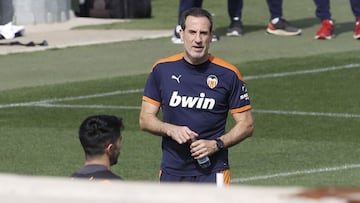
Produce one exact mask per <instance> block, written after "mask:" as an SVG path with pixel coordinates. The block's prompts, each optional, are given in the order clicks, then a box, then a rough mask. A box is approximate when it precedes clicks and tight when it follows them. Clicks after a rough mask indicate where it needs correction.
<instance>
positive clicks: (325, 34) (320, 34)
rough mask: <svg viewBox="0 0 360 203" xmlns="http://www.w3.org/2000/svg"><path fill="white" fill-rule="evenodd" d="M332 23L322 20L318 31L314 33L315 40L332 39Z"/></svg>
mask: <svg viewBox="0 0 360 203" xmlns="http://www.w3.org/2000/svg"><path fill="white" fill-rule="evenodd" d="M333 33H334V23H333V21H332V20H323V21H322V25H321V27H320V29H319V30H318V31H317V32H316V35H315V39H332V38H333Z"/></svg>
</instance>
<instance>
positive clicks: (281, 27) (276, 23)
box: [266, 18, 301, 36]
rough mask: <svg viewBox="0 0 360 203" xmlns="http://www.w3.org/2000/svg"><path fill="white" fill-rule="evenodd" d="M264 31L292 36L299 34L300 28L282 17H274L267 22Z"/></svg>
mask: <svg viewBox="0 0 360 203" xmlns="http://www.w3.org/2000/svg"><path fill="white" fill-rule="evenodd" d="M266 32H267V33H270V34H273V35H280V36H294V35H300V34H301V29H299V28H297V27H294V26H292V25H290V23H289V22H287V21H286V20H285V19H284V18H275V19H273V20H271V21H270V22H269V24H268V27H267V29H266Z"/></svg>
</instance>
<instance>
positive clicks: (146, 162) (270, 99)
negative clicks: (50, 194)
mask: <svg viewBox="0 0 360 203" xmlns="http://www.w3.org/2000/svg"><path fill="white" fill-rule="evenodd" d="M355 54H356V53H355ZM357 54H359V52H358V53H357ZM347 56H348V54H346V53H344V54H336V55H335V54H334V55H327V56H316V58H320V59H325V58H326V59H327V60H326V63H324V62H322V63H319V62H318V61H322V60H314V58H315V57H305V58H291V59H281V60H267V61H260V62H259V61H255V62H248V63H247V66H249V67H254V68H245V69H244V71H243V74H245V73H246V74H245V76H251V75H253V76H254V75H263V74H271V73H279V72H291V71H301V70H308V69H314V70H316V69H319V68H323V67H329V66H331V65H333V64H336V65H338V66H341V65H344V64H348V62H349V60H348V58H347ZM304 61H306V63H305V62H304ZM260 64H267V67H265V65H264V66H263V65H260ZM281 64H282V65H281ZM284 64H287V65H284ZM358 75H359V67H357V68H352V69H348V70H346V69H345V70H337V71H329V72H322V73H314V74H303V75H295V76H287V77H276V78H268V79H251V80H249V81H247V83H248V87H249V91H250V94H251V99H252V104H253V106H254V110H259V109H265V110H279V111H301V112H325V113H347V114H356V115H360V109H359V108H358V106H359V104H360V103H359V101H360V95H359V94H356V92H357V90H358V85H356V84H357V79H358V77H357V76H358ZM146 77H147V74H141V75H135V76H123V77H114V78H109V79H101V80H90V81H81V82H73V83H64V84H59V85H46V86H37V87H28V88H20V89H12V90H7V91H2V92H1V94H0V105H5V104H9V103H22V102H30V101H40V100H46V99H53V98H58V99H61V98H67V97H77V96H84V95H94V94H101V93H106V92H114V91H119V90H131V89H141V88H143V86H144V83H145V80H146ZM345 78H346V79H345ZM141 96H142V94H141V91H140V92H135V93H131V94H117V95H113V96H104V97H95V98H88V99H74V100H68V101H60V102H53V103H52V104H66V105H82V106H83V108H79V107H74V108H64V107H63V108H55V107H53V108H47V107H35V106H28V107H12V108H1V109H0V112H1V115H2V116H1V119H0V126H1V127H0V133H1V136H0V143H1V150H0V153H1V154H2V156H1V158H0V161H1V163H2V164H1V165H0V171H1V172H6V173H19V174H29V175H50V176H68V175H69V174H70V173H72V172H73V171H74V170H76V169H77V168H79V167H80V166H81V165H82V163H83V152H82V149H81V147H80V144H79V141H78V139H77V128H78V126H79V124H80V122H81V121H82V119H84V118H85V117H86V116H88V115H91V114H100V113H107V114H116V115H120V116H122V117H123V118H124V121H125V126H126V128H125V131H124V139H123V141H124V145H123V146H124V148H123V150H122V154H121V158H120V161H119V164H118V165H116V166H115V167H114V171H115V172H116V173H119V174H121V175H122V176H124V177H125V178H126V179H128V180H143V181H157V176H158V168H159V161H160V157H161V151H160V138H159V137H157V136H153V135H150V134H148V133H146V132H142V131H140V130H139V127H138V114H139V109H136V108H135V109H121V108H119V109H117V108H106V107H104V108H98V109H94V108H90V107H88V105H104V106H133V107H134V106H135V107H139V106H140V103H141ZM254 117H255V121H256V131H255V135H254V137H252V138H250V139H249V140H247V141H245V142H243V143H241V144H240V145H239V146H236V147H234V148H232V149H230V152H231V153H230V159H231V166H232V177H233V179H239V178H247V177H253V176H260V175H271V174H278V173H286V172H293V171H306V170H312V169H321V168H326V167H340V166H343V165H347V164H358V162H357V160H358V158H357V155H358V154H359V153H360V150H359V148H358V147H357V140H358V132H359V131H360V127H359V125H358V124H359V121H360V119H359V117H358V118H342V117H326V116H302V115H273V114H264V113H260V112H256V111H255V112H254ZM232 123H233V121H232V120H231V119H229V124H228V125H229V126H231V124H232ZM352 171H356V169H351V170H350V169H349V170H336V171H333V172H326V173H310V174H298V175H294V176H289V177H276V178H270V179H265V180H254V181H247V182H245V183H243V182H240V183H242V184H253V185H303V186H324V185H339V186H356V185H360V182H359V180H360V179H359V178H360V177H358V174H357V173H355V172H352ZM338 174H341V176H340V177H341V179H339V178H338V177H339V175H338ZM329 177H333V178H332V179H329ZM354 177H355V178H354Z"/></svg>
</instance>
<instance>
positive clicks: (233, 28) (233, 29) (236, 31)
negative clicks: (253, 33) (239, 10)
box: [226, 20, 243, 37]
mask: <svg viewBox="0 0 360 203" xmlns="http://www.w3.org/2000/svg"><path fill="white" fill-rule="evenodd" d="M242 32H243V25H242V23H241V21H240V20H232V21H231V23H230V26H229V28H228V30H227V33H226V36H235V37H237V36H239V35H242Z"/></svg>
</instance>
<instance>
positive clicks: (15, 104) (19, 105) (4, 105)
mask: <svg viewBox="0 0 360 203" xmlns="http://www.w3.org/2000/svg"><path fill="white" fill-rule="evenodd" d="M139 92H143V89H134V90H119V91H114V92H105V93H100V94H92V95H83V96H76V97H64V98H54V99H46V100H40V101H33V102H23V103H13V104H3V105H0V109H3V108H12V107H24V106H42V105H44V106H45V104H50V103H55V102H63V101H76V100H81V99H92V98H98V97H107V96H114V95H120V94H132V93H139Z"/></svg>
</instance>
